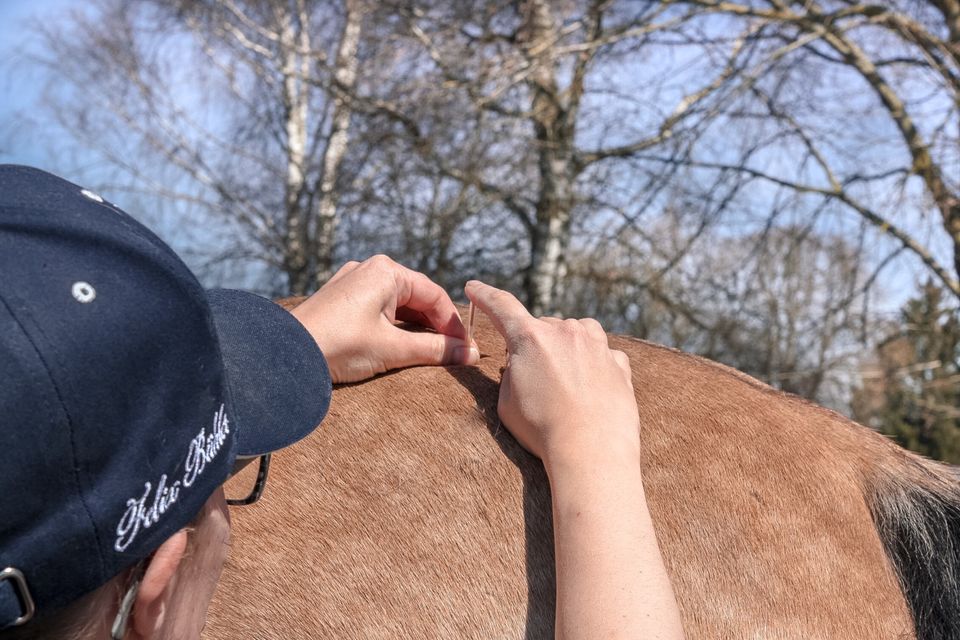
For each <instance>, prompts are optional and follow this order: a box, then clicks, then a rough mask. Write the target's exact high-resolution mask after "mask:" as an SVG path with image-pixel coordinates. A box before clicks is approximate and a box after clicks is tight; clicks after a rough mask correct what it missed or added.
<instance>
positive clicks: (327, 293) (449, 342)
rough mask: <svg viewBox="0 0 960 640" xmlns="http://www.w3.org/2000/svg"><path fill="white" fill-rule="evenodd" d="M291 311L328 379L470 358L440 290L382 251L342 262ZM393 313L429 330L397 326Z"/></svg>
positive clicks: (474, 354)
mask: <svg viewBox="0 0 960 640" xmlns="http://www.w3.org/2000/svg"><path fill="white" fill-rule="evenodd" d="M291 313H292V314H293V315H294V316H295V317H296V318H297V319H298V320H299V321H300V322H301V323H302V324H303V325H304V326H305V327H306V328H307V330H308V331H309V332H310V334H311V335H312V336H313V337H314V339H315V340H316V341H317V344H318V345H319V346H320V350H321V351H323V355H324V357H325V358H326V359H327V365H328V366H329V367H330V375H331V377H332V378H333V382H334V383H340V382H357V381H359V380H365V379H367V378H371V377H373V376H375V375H377V374H378V373H383V372H384V371H388V370H390V369H397V368H400V367H409V366H413V365H419V364H472V363H475V362H477V361H478V360H479V359H480V353H479V352H478V351H477V349H476V346H472V345H467V344H466V342H465V340H466V338H467V332H466V329H465V328H464V326H463V323H462V322H461V321H460V314H459V313H457V308H456V307H455V306H454V305H453V302H452V301H451V300H450V297H449V296H448V295H447V293H446V292H445V291H444V290H443V288H441V287H440V286H439V285H437V284H436V283H434V282H432V281H431V280H430V279H429V278H427V276H425V275H423V274H422V273H418V272H416V271H412V270H410V269H407V268H406V267H403V266H401V265H399V264H397V263H396V262H394V261H393V260H391V259H390V258H388V257H386V256H374V257H372V258H370V259H369V260H365V261H363V262H348V263H347V264H345V265H343V267H341V269H340V270H339V271H337V273H335V274H334V276H333V277H332V278H330V280H329V282H327V283H326V284H325V285H324V286H323V287H322V288H321V289H320V290H319V291H317V292H316V293H315V294H313V295H312V296H310V297H309V298H307V299H306V300H304V301H303V302H302V303H301V304H300V305H299V306H297V307H296V308H294V309H293V310H292V311H291ZM397 320H401V321H406V322H413V323H416V324H419V325H422V326H425V327H429V328H431V329H434V330H435V331H436V332H437V333H427V332H423V333H420V332H411V331H404V330H403V329H400V328H399V327H397V326H396V324H395V322H396V321H397Z"/></svg>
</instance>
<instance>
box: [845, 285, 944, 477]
mask: <svg viewBox="0 0 960 640" xmlns="http://www.w3.org/2000/svg"><path fill="white" fill-rule="evenodd" d="M901 322H902V324H901V325H900V326H899V327H898V328H897V330H896V331H895V332H894V333H893V334H892V335H891V336H889V337H888V338H887V339H886V340H885V341H884V342H883V343H881V345H880V346H879V347H878V349H877V360H878V367H877V369H878V370H877V371H875V372H874V373H873V375H872V376H866V379H865V383H864V387H863V389H862V390H861V392H860V393H858V394H857V398H856V399H855V402H854V412H855V416H856V417H857V418H858V419H859V420H861V421H862V422H865V423H867V424H870V425H871V426H874V427H875V428H877V429H879V430H880V431H881V432H882V433H886V434H888V435H890V436H892V437H893V438H894V439H895V440H896V441H897V442H899V443H900V444H902V445H903V446H905V447H907V448H909V449H912V450H914V451H916V452H918V453H921V454H923V455H926V456H929V457H931V458H934V459H938V460H943V461H946V462H950V463H953V464H960V312H958V309H957V307H956V306H955V302H954V300H953V298H952V296H949V295H947V294H946V293H945V292H944V291H943V290H942V289H940V288H938V287H936V286H934V285H933V284H932V283H928V284H927V285H926V286H924V287H923V288H922V290H921V293H920V295H919V296H918V297H917V298H914V299H912V300H909V301H908V302H907V303H906V304H905V305H904V307H903V310H902V312H901Z"/></svg>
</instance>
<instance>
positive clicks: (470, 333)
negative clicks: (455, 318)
mask: <svg viewBox="0 0 960 640" xmlns="http://www.w3.org/2000/svg"><path fill="white" fill-rule="evenodd" d="M476 317H477V309H476V307H474V306H473V301H471V302H470V309H469V310H468V311H467V346H470V344H471V343H472V342H473V321H474V319H475V318H476Z"/></svg>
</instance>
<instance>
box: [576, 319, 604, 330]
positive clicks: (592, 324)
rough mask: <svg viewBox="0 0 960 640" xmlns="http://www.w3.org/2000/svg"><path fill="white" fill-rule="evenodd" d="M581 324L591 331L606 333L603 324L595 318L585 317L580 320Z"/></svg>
mask: <svg viewBox="0 0 960 640" xmlns="http://www.w3.org/2000/svg"><path fill="white" fill-rule="evenodd" d="M580 324H582V325H583V326H584V328H585V329H587V331H590V332H591V333H604V331H603V326H602V325H601V324H600V323H599V322H597V321H596V320H594V319H593V318H583V319H582V320H580Z"/></svg>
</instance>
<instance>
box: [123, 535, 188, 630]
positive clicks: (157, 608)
mask: <svg viewBox="0 0 960 640" xmlns="http://www.w3.org/2000/svg"><path fill="white" fill-rule="evenodd" d="M186 550H187V530H186V529H181V530H180V531H177V532H176V533H175V534H173V535H172V536H170V537H169V538H167V540H166V542H164V543H163V544H162V545H160V546H159V547H158V548H157V550H156V551H154V553H153V557H152V558H151V559H150V563H149V564H148V565H147V570H146V571H145V572H144V574H143V580H141V582H140V590H139V591H138V592H137V599H136V600H135V601H134V603H133V611H132V612H131V619H132V620H131V622H132V624H133V631H134V636H135V637H138V638H149V637H151V636H152V635H153V634H154V633H155V632H157V631H158V630H159V629H160V628H161V627H162V626H163V616H164V613H165V611H166V605H167V600H169V593H168V591H167V588H168V587H169V586H170V585H171V584H172V583H173V577H174V576H175V575H176V573H177V568H178V567H179V566H180V561H181V560H183V554H184V553H185V552H186Z"/></svg>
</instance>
